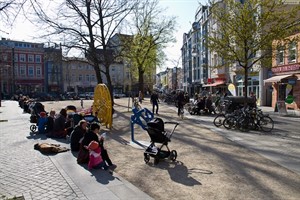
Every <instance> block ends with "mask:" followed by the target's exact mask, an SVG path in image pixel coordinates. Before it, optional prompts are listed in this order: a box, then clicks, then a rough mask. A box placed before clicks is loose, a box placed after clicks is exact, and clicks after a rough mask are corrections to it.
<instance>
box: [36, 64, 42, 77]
mask: <svg viewBox="0 0 300 200" xmlns="http://www.w3.org/2000/svg"><path fill="white" fill-rule="evenodd" d="M35 73H36V76H37V77H41V76H42V67H41V66H36V72H35Z"/></svg>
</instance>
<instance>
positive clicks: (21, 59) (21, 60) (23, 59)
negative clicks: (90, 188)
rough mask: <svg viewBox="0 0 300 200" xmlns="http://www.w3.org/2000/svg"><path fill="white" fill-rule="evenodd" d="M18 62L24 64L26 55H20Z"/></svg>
mask: <svg viewBox="0 0 300 200" xmlns="http://www.w3.org/2000/svg"><path fill="white" fill-rule="evenodd" d="M20 62H26V55H25V54H20Z"/></svg>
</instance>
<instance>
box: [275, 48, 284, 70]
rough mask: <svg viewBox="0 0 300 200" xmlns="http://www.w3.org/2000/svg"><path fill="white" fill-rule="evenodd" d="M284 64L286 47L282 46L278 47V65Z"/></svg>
mask: <svg viewBox="0 0 300 200" xmlns="http://www.w3.org/2000/svg"><path fill="white" fill-rule="evenodd" d="M282 64H284V47H282V46H280V47H278V49H277V65H282Z"/></svg>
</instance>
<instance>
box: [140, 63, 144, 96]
mask: <svg viewBox="0 0 300 200" xmlns="http://www.w3.org/2000/svg"><path fill="white" fill-rule="evenodd" d="M139 91H141V92H142V95H144V71H143V70H141V69H140V68H139Z"/></svg>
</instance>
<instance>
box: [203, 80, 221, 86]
mask: <svg viewBox="0 0 300 200" xmlns="http://www.w3.org/2000/svg"><path fill="white" fill-rule="evenodd" d="M223 84H225V81H218V82H215V83H212V84H207V85H203V86H202V87H215V86H218V85H223Z"/></svg>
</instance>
